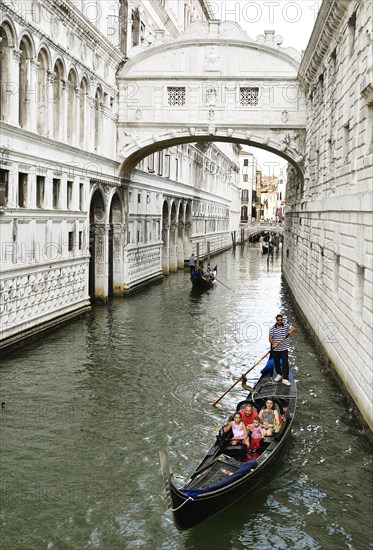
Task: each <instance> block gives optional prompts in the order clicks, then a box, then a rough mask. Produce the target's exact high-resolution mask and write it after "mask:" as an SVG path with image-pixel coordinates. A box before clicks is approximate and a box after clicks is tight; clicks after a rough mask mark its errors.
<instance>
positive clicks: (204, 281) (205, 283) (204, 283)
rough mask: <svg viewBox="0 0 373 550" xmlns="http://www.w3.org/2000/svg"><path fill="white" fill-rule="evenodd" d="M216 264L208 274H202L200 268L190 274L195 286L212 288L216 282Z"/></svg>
mask: <svg viewBox="0 0 373 550" xmlns="http://www.w3.org/2000/svg"><path fill="white" fill-rule="evenodd" d="M216 273H217V266H215V267H214V269H213V270H212V271H211V272H210V276H206V275H204V273H203V271H202V270H201V269H197V271H194V273H192V274H191V276H190V280H191V281H192V285H193V287H195V288H206V289H207V288H212V287H213V286H214V285H215V283H216Z"/></svg>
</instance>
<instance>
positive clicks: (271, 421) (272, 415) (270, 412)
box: [259, 398, 281, 437]
mask: <svg viewBox="0 0 373 550" xmlns="http://www.w3.org/2000/svg"><path fill="white" fill-rule="evenodd" d="M259 418H260V424H261V426H262V428H263V437H268V436H271V435H273V431H274V427H275V425H277V426H279V425H280V424H281V420H280V415H279V414H278V411H277V410H276V409H275V403H274V401H273V399H270V398H268V399H267V400H266V404H265V407H264V408H263V409H261V410H260V412H259Z"/></svg>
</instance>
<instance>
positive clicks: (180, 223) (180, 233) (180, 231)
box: [177, 202, 185, 269]
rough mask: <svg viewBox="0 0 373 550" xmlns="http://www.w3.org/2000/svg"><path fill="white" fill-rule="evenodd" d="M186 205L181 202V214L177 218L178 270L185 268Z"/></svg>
mask: <svg viewBox="0 0 373 550" xmlns="http://www.w3.org/2000/svg"><path fill="white" fill-rule="evenodd" d="M184 231H185V222H184V204H183V203H182V202H181V203H180V205H179V212H178V216H177V267H178V269H183V268H184V260H185V254H184Z"/></svg>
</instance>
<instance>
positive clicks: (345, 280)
mask: <svg viewBox="0 0 373 550" xmlns="http://www.w3.org/2000/svg"><path fill="white" fill-rule="evenodd" d="M329 4H330V3H329ZM329 8H330V9H332V11H331V13H332V16H329V18H326V15H325V13H324V12H323V9H324V10H326V9H329ZM371 8H372V4H371V2H370V1H369V0H361V1H359V2H334V3H333V5H332V6H330V5H328V6H327V5H325V6H324V7H323V8H322V10H321V12H320V16H319V19H318V21H317V23H316V28H315V31H314V34H313V37H312V39H311V43H310V45H309V47H308V49H307V51H306V53H305V56H304V58H303V61H302V64H301V67H300V79H301V81H302V84H303V86H304V89H305V92H306V94H307V109H308V127H307V141H306V167H305V168H306V169H305V180H304V182H302V181H300V180H299V178H297V176H296V175H295V173H294V171H292V170H291V171H290V173H289V181H288V183H289V197H288V199H289V200H288V203H287V207H286V235H285V243H286V245H285V249H284V275H285V278H286V280H287V282H288V284H289V286H290V289H291V291H292V293H293V294H294V296H295V299H296V300H297V302H298V305H299V306H300V308H301V309H302V311H303V313H304V314H305V316H306V318H307V319H308V321H309V323H310V325H311V327H312V328H313V330H314V332H315V334H316V336H317V337H318V339H319V341H320V343H321V345H322V347H323V348H324V350H325V352H326V354H327V355H328V357H329V358H330V361H331V363H332V365H333V367H334V368H335V370H336V371H337V373H338V375H339V376H340V378H341V380H342V381H343V383H344V385H345V386H346V388H347V389H348V391H349V393H350V394H351V396H352V398H353V399H354V401H355V402H356V404H357V406H358V407H359V409H360V411H361V413H362V415H363V416H364V418H365V420H366V421H367V423H368V425H369V426H370V427H371V428H372V429H373V413H372V389H371V384H372V282H373V269H372V268H373V265H372V259H373V256H372V254H373V247H372V244H373V243H372V240H373V232H372V225H373V219H372V211H373V208H372V165H373V145H372V128H373V79H372V74H373V73H372V9H371Z"/></svg>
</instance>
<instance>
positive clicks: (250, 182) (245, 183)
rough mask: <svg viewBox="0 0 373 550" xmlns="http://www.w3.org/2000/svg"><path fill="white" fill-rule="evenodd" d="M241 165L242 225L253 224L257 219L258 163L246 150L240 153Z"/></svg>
mask: <svg viewBox="0 0 373 550" xmlns="http://www.w3.org/2000/svg"><path fill="white" fill-rule="evenodd" d="M239 163H240V174H239V188H240V193H241V219H240V223H251V222H252V221H253V219H254V220H255V219H256V210H255V201H256V173H257V165H258V163H257V160H256V158H255V156H254V155H253V154H252V153H249V152H248V151H244V150H241V151H240V156H239ZM253 207H254V208H253Z"/></svg>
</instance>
